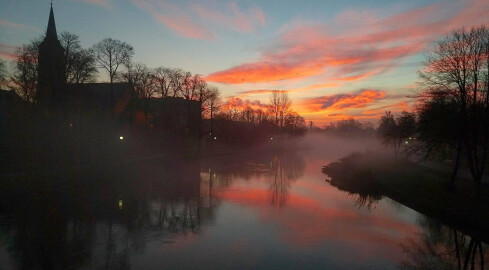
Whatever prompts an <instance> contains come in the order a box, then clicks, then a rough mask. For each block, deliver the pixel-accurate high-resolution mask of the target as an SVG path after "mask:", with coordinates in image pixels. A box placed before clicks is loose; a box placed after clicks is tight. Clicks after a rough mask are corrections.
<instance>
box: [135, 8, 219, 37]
mask: <svg viewBox="0 0 489 270" xmlns="http://www.w3.org/2000/svg"><path fill="white" fill-rule="evenodd" d="M132 3H133V4H134V5H135V6H137V7H138V8H140V9H142V10H144V11H146V12H148V13H149V14H151V16H153V18H154V19H155V20H156V21H157V22H159V23H161V24H163V25H165V26H167V27H168V28H170V29H172V30H173V31H175V32H176V33H177V34H178V35H180V36H182V37H186V38H191V39H204V40H212V39H214V34H213V33H212V32H211V31H210V30H209V29H208V28H207V27H205V26H204V25H202V24H199V23H197V22H195V21H194V20H193V19H192V18H191V17H190V15H189V14H188V12H186V11H185V10H183V9H181V8H180V7H178V6H177V5H174V4H171V3H166V2H161V1H156V0H132Z"/></svg>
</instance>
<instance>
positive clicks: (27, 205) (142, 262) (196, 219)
mask: <svg viewBox="0 0 489 270" xmlns="http://www.w3.org/2000/svg"><path fill="white" fill-rule="evenodd" d="M364 148H366V146H365V144H362V143H357V144H354V145H350V146H348V147H347V146H340V145H338V144H335V143H332V144H330V145H329V146H327V147H322V148H320V149H319V148H317V149H313V150H310V151H293V152H286V153H285V152H274V153H254V154H239V155H224V156H220V157H215V158H212V159H210V158H208V159H204V160H193V161H190V160H185V159H181V158H178V157H172V158H168V159H160V160H151V161H141V162H138V163H132V164H126V165H124V166H115V167H107V168H103V169H99V170H88V171H87V170H82V171H80V172H79V173H75V174H72V175H68V176H66V175H57V176H52V177H46V176H31V177H26V178H24V179H20V180H19V179H16V180H11V181H4V182H3V183H2V189H1V191H0V192H1V193H2V194H1V195H2V196H1V198H0V202H1V204H0V207H1V208H0V211H1V216H0V269H2V270H3V269H398V268H402V267H405V268H409V269H416V268H422V267H424V268H423V269H457V268H458V266H459V264H460V266H461V267H464V265H465V263H466V262H465V261H466V258H467V257H468V259H467V263H468V265H470V264H471V263H474V264H475V265H477V267H476V269H479V268H480V264H481V260H480V258H481V255H482V257H483V258H484V259H485V261H486V264H488V263H489V256H488V255H487V254H488V253H487V246H486V245H485V244H483V243H480V242H479V241H477V240H475V239H472V238H471V237H470V236H466V235H463V234H462V233H461V232H459V231H456V230H453V229H451V228H449V227H447V226H445V225H443V224H441V223H440V222H438V221H436V220H434V219H431V218H429V217H426V216H423V215H421V214H419V213H417V212H415V211H413V210H411V209H409V208H407V207H405V206H403V205H401V204H399V203H396V202H395V201H392V200H390V199H388V198H383V199H381V200H380V201H372V200H369V199H368V198H362V197H359V196H358V195H348V194H347V193H345V192H343V191H339V190H338V189H336V188H335V187H333V186H331V185H329V184H328V183H327V182H326V181H325V179H326V176H325V175H324V174H322V173H321V168H322V166H324V165H326V164H328V163H329V162H333V161H336V160H337V159H339V158H341V157H343V156H345V155H347V154H349V152H350V151H352V150H354V149H356V150H363V149H364ZM479 247H480V248H479ZM486 267H487V266H486ZM469 269H470V268H469Z"/></svg>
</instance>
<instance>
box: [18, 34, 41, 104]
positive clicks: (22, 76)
mask: <svg viewBox="0 0 489 270" xmlns="http://www.w3.org/2000/svg"><path fill="white" fill-rule="evenodd" d="M39 44H41V40H40V39H36V40H33V41H31V42H30V43H28V44H24V45H22V46H21V47H20V48H19V49H17V52H16V55H17V58H16V60H15V70H14V73H13V76H12V82H13V85H14V88H15V90H16V91H17V93H18V94H19V95H20V96H21V97H22V98H24V100H26V101H28V102H33V103H35V102H36V90H37V83H38V74H39V62H38V58H39Z"/></svg>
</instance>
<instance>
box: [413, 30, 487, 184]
mask: <svg viewBox="0 0 489 270" xmlns="http://www.w3.org/2000/svg"><path fill="white" fill-rule="evenodd" d="M488 52H489V34H488V29H487V28H486V27H485V26H482V27H473V28H471V29H470V30H468V29H466V28H461V29H459V30H456V31H453V32H452V33H451V34H450V35H449V36H448V37H446V38H445V39H444V40H442V41H440V42H439V43H438V45H437V47H436V49H435V51H434V52H433V53H431V54H429V55H427V56H426V61H425V68H424V69H423V71H420V72H419V76H420V78H421V83H422V86H423V90H422V92H421V93H420V95H419V99H420V100H421V102H430V101H431V100H433V99H435V98H438V99H439V98H440V97H442V98H444V99H446V100H448V101H449V102H451V103H454V104H457V106H458V109H457V110H458V111H459V114H460V119H459V120H458V121H457V123H455V125H456V126H455V127H454V129H455V130H457V131H458V132H457V134H456V138H457V145H456V149H455V150H456V157H455V163H454V167H453V171H452V176H451V179H450V185H451V186H453V185H454V182H455V179H456V177H457V172H458V168H459V164H460V158H461V153H462V148H463V147H465V149H466V151H465V153H466V154H467V159H468V163H469V168H470V171H471V173H472V176H473V178H474V181H475V182H476V184H477V186H479V185H480V182H481V179H482V174H483V171H484V167H485V164H486V158H487V152H488V151H487V150H488V145H489V142H488V140H489V130H488V129H489V128H488V127H487V126H488V122H489V109H488V106H489V97H488V85H489V83H488V82H487V81H488V77H489V70H488V65H489V54H488Z"/></svg>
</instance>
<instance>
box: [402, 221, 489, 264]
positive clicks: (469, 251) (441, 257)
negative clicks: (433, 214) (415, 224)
mask: <svg viewBox="0 0 489 270" xmlns="http://www.w3.org/2000/svg"><path fill="white" fill-rule="evenodd" d="M420 225H421V227H422V228H423V230H422V232H420V233H419V235H418V237H417V238H415V239H407V240H406V242H405V243H403V244H402V247H403V250H404V252H405V253H406V254H407V255H408V259H407V260H405V261H404V262H403V263H402V265H401V267H402V268H403V269H459V270H461V269H464V270H466V269H485V268H484V265H485V262H487V260H488V259H489V252H488V250H487V244H485V243H483V242H481V241H480V240H479V239H477V238H475V237H471V236H468V235H466V234H463V233H462V232H460V231H458V230H456V229H453V228H450V227H448V226H445V225H443V224H442V223H440V222H439V221H437V220H435V219H432V218H428V217H424V218H422V219H421V221H420Z"/></svg>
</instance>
